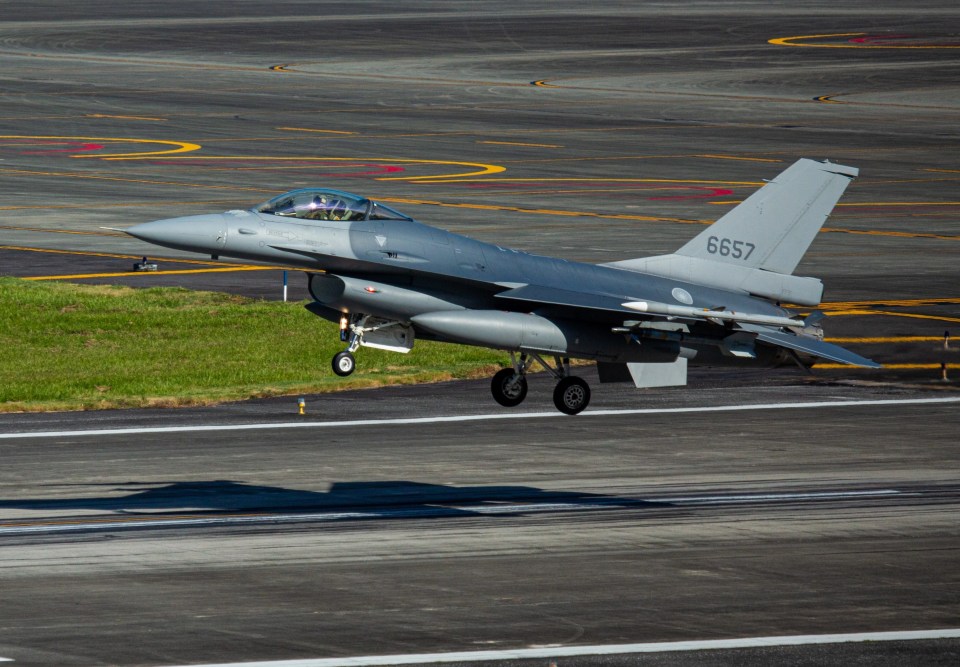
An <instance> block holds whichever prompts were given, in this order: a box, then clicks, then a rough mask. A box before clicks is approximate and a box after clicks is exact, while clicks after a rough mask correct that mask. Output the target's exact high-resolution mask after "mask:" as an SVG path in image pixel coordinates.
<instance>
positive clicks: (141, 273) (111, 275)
mask: <svg viewBox="0 0 960 667" xmlns="http://www.w3.org/2000/svg"><path fill="white" fill-rule="evenodd" d="M164 261H166V260H164ZM277 270H282V269H280V268H279V267H276V266H222V267H211V268H209V269H177V270H174V271H124V272H122V273H77V274H73V275H63V276H28V277H25V278H21V280H86V279H88V278H132V277H135V276H173V275H185V274H193V273H233V272H234V271H277Z"/></svg>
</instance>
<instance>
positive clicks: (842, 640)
mask: <svg viewBox="0 0 960 667" xmlns="http://www.w3.org/2000/svg"><path fill="white" fill-rule="evenodd" d="M956 638H960V629H952V628H950V629H943V630H916V631H907V632H857V633H851V634H841V635H798V636H786V637H747V638H744V639H709V640H703V641H685V642H658V643H652V644H611V645H607V646H558V647H555V648H528V649H514V650H505V651H466V652H462V653H422V654H419V655H372V656H358V657H354V658H316V659H305V660H273V661H260V662H225V663H216V664H207V665H194V667H375V666H377V665H417V664H425V663H437V662H479V661H484V660H526V659H530V658H565V657H572V656H584V655H623V654H630V653H667V652H670V651H711V650H723V649H735V648H761V647H767V646H802V645H806V644H846V643H849V642H890V641H914V640H918V639H956ZM184 667H185V666H184Z"/></svg>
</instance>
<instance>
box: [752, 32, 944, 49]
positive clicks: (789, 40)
mask: <svg viewBox="0 0 960 667" xmlns="http://www.w3.org/2000/svg"><path fill="white" fill-rule="evenodd" d="M866 34H867V33H865V32H837V33H832V34H829V35H794V36H793V37H776V38H774V39H768V40H767V43H768V44H773V45H775V46H804V47H808V48H818V49H960V44H957V45H949V44H941V45H935V44H932V45H927V46H924V45H919V44H915V45H910V44H890V45H880V44H795V43H794V42H796V41H797V40H801V39H804V40H806V39H822V38H824V37H862V36H863V35H866Z"/></svg>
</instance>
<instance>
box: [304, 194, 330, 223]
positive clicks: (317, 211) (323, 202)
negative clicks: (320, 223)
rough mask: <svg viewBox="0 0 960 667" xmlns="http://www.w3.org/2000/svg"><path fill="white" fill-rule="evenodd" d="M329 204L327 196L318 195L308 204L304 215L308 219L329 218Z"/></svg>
mask: <svg viewBox="0 0 960 667" xmlns="http://www.w3.org/2000/svg"><path fill="white" fill-rule="evenodd" d="M329 206H330V205H329V203H328V202H327V198H326V197H324V196H322V195H316V196H315V197H314V198H313V201H312V202H310V203H309V204H308V205H307V207H306V209H307V210H306V212H305V213H304V214H303V217H304V218H306V219H307V220H328V219H329V218H328V211H329Z"/></svg>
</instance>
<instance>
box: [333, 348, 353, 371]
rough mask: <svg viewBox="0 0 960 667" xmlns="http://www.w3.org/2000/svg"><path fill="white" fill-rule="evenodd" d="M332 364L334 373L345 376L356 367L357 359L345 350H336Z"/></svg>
mask: <svg viewBox="0 0 960 667" xmlns="http://www.w3.org/2000/svg"><path fill="white" fill-rule="evenodd" d="M332 366H333V372H334V373H336V374H337V375H339V376H340V377H346V376H348V375H350V373H352V372H353V371H354V370H355V369H356V368H357V361H356V359H354V358H353V355H352V354H350V353H349V352H347V351H344V352H338V353H337V354H336V356H334V357H333V363H332Z"/></svg>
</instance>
